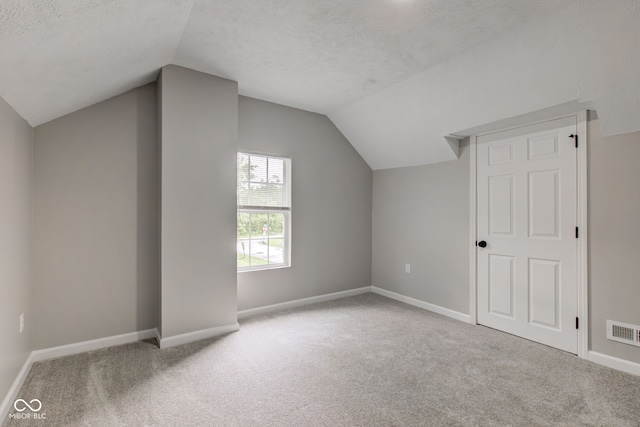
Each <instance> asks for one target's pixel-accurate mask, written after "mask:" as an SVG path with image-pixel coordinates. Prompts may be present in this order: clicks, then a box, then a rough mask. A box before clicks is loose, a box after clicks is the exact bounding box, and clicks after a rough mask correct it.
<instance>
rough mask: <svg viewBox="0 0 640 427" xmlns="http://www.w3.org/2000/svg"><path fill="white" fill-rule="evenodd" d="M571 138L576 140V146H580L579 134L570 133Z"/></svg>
mask: <svg viewBox="0 0 640 427" xmlns="http://www.w3.org/2000/svg"><path fill="white" fill-rule="evenodd" d="M569 138H573V139H574V140H575V142H576V148H578V135H574V134H571V135H569Z"/></svg>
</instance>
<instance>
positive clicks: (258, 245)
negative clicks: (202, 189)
mask: <svg viewBox="0 0 640 427" xmlns="http://www.w3.org/2000/svg"><path fill="white" fill-rule="evenodd" d="M237 172H238V184H237V185H238V187H237V193H238V221H237V222H238V238H237V239H238V240H237V244H236V246H237V249H236V252H237V259H238V262H237V266H238V271H247V270H262V269H267V268H278V267H288V266H289V265H290V264H291V262H290V248H291V243H290V242H291V236H290V231H289V224H290V222H291V159H290V158H288V157H284V156H273V155H265V154H254V153H244V152H240V153H238V164H237Z"/></svg>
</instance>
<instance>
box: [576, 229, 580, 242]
mask: <svg viewBox="0 0 640 427" xmlns="http://www.w3.org/2000/svg"><path fill="white" fill-rule="evenodd" d="M578 236H579V233H578V227H576V239H577V238H578Z"/></svg>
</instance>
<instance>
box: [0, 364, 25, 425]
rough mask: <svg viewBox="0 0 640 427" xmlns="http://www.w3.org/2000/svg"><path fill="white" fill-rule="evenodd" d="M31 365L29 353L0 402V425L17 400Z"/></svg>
mask: <svg viewBox="0 0 640 427" xmlns="http://www.w3.org/2000/svg"><path fill="white" fill-rule="evenodd" d="M32 365H33V352H31V353H29V356H27V360H25V362H24V364H23V365H22V369H20V372H18V376H17V377H16V379H15V380H14V381H13V384H11V388H9V391H8V392H7V395H6V396H5V398H4V400H3V401H2V404H0V424H2V423H3V422H4V420H5V418H6V417H7V414H8V413H9V411H10V410H11V405H12V404H13V402H15V400H16V399H17V398H18V393H19V392H20V389H21V388H22V385H23V384H24V381H25V380H26V379H27V375H28V374H29V371H31V366H32Z"/></svg>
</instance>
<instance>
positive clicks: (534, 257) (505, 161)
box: [476, 117, 577, 353]
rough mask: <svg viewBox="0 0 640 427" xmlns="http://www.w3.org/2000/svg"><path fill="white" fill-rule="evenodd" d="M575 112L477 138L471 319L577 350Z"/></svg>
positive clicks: (563, 348)
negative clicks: (475, 293) (475, 286)
mask: <svg viewBox="0 0 640 427" xmlns="http://www.w3.org/2000/svg"><path fill="white" fill-rule="evenodd" d="M576 123H577V121H576V117H569V118H564V119H559V120H554V121H550V122H546V123H541V124H537V125H533V126H527V127H523V128H519V129H513V130H509V131H506V132H500V133H495V134H491V135H485V136H481V137H479V138H478V140H477V159H476V161H477V180H476V182H477V187H478V188H477V215H478V216H477V233H478V235H477V238H478V240H479V241H480V240H485V241H486V242H487V246H486V247H485V248H480V247H479V248H478V250H477V257H478V258H477V262H478V264H477V265H478V269H477V274H478V277H477V284H478V307H477V308H478V323H480V324H483V325H486V326H489V327H492V328H496V329H499V330H502V331H505V332H509V333H511V334H515V335H518V336H521V337H524V338H527V339H531V340H533V341H537V342H541V343H543V344H546V345H550V346H553V347H556V348H560V349H562V350H565V351H569V352H572V353H576V352H577V331H576V329H575V324H574V322H575V316H576V313H577V290H576V286H577V281H576V275H577V272H576V259H577V243H576V239H575V235H574V228H575V225H576V212H577V211H576V203H577V189H576V162H577V157H576V149H575V147H574V141H573V139H572V138H571V137H570V135H571V134H575V133H576V130H577V129H576V128H577V126H576Z"/></svg>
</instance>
